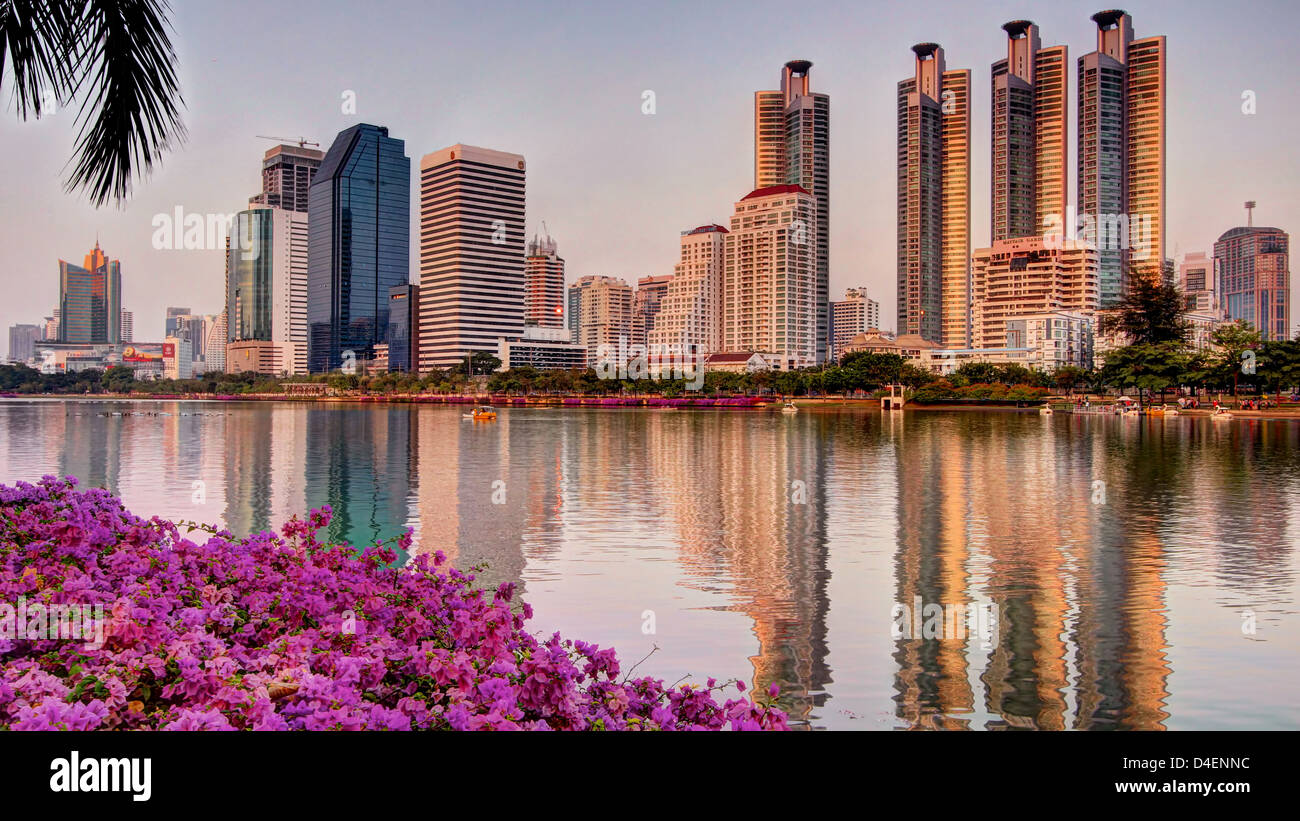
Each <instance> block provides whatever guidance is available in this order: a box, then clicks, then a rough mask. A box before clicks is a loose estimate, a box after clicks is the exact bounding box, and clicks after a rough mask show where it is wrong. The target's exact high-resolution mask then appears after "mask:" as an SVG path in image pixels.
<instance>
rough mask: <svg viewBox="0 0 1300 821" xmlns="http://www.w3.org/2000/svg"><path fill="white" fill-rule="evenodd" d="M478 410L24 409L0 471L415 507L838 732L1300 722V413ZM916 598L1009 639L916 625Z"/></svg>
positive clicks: (600, 628) (701, 670)
mask: <svg viewBox="0 0 1300 821" xmlns="http://www.w3.org/2000/svg"><path fill="white" fill-rule="evenodd" d="M146 414H156V415H146ZM461 414H462V409H460V408H441V407H435V406H427V405H426V406H410V405H391V406H385V405H366V406H361V405H357V406H340V407H327V406H318V405H312V404H306V403H297V404H295V403H284V404H272V403H233V402H83V401H69V402H63V401H49V400H35V401H24V400H5V401H0V482H4V483H12V482H14V481H15V480H18V479H23V480H28V481H34V480H35V479H37V478H39V477H40V476H41V475H43V474H47V473H55V474H65V475H66V474H71V475H74V476H76V477H78V478H79V479H81V480H82V482H83V483H84V484H86V485H92V486H102V487H107V488H109V489H111V490H113V491H115V492H117V493H118V494H120V495H121V496H122V497H123V498H124V499H125V501H126V504H127V506H128V507H130V508H131V509H132V510H134V511H135V512H136V513H139V514H141V515H152V514H159V515H162V516H167V517H172V518H180V519H194V520H199V521H204V522H210V523H217V524H221V525H224V526H226V527H229V528H230V529H232V530H234V531H235V532H237V533H241V534H242V533H246V532H251V531H257V530H261V529H264V528H267V527H269V526H276V525H278V524H279V523H281V522H283V521H284V520H285V519H287V518H288V517H289V516H290V515H293V514H295V513H302V512H303V511H305V510H307V509H308V508H310V507H313V506H319V505H321V504H325V503H328V504H330V505H332V506H333V508H334V511H335V518H334V522H333V524H332V526H331V527H332V531H333V532H332V533H331V534H330V535H331V536H333V537H335V538H338V539H347V540H349V541H352V542H367V541H372V540H374V539H387V538H392V537H394V536H396V535H398V534H399V533H401V532H402V530H403V529H404V528H406V527H412V528H414V529H415V531H416V538H417V541H416V549H417V550H434V549H441V550H443V551H445V552H446V553H447V554H448V555H449V556H450V557H451V558H452V560H453V561H454V562H456V563H457V564H458V565H461V566H467V565H470V564H474V563H478V562H487V564H488V569H487V570H486V572H485V573H484V574H483V576H484V577H485V578H486V579H487V580H489V581H491V582H494V583H495V582H498V581H501V580H512V581H515V582H518V583H519V584H520V586H521V588H522V590H523V594H524V595H525V596H526V597H527V599H528V600H529V601H530V602H531V603H532V604H533V606H534V608H535V611H536V617H535V619H534V621H533V622H532V626H533V628H534V629H535V630H539V631H545V632H547V633H549V632H550V631H552V630H560V631H562V632H564V633H565V634H566V635H572V636H575V637H579V638H585V639H587V640H589V641H595V642H597V643H599V644H601V645H611V644H612V645H614V646H616V647H617V648H618V649H619V653H620V656H621V657H622V658H623V659H624V660H625V669H626V666H628V665H630V664H631V663H633V662H634V661H636V660H637V659H640V658H641V657H642V656H644V655H646V654H647V653H649V652H650V651H651V650H652V649H653V648H654V647H655V646H656V645H657V646H658V648H659V649H658V651H656V652H655V653H654V654H653V655H652V656H651V657H650V659H649V660H647V661H646V662H645V663H644V664H642V665H641V667H640V668H638V673H642V672H644V673H650V674H653V675H656V676H661V677H663V678H666V679H668V680H669V681H674V680H676V679H678V678H680V677H682V676H685V675H688V674H691V675H694V676H695V677H697V679H699V680H701V681H702V680H703V678H704V677H706V676H709V675H713V676H717V677H718V678H729V677H735V678H742V679H744V680H746V681H747V682H749V683H750V684H752V685H753V686H755V687H758V688H761V689H766V688H767V686H768V685H769V684H771V683H772V682H777V683H779V684H780V685H781V687H782V690H783V692H784V693H785V694H786V695H787V698H786V707H787V708H788V709H789V710H790V712H791V713H792V717H793V718H796V719H798V720H800V721H802V722H805V723H806V724H808V725H810V726H812V727H817V728H837V729H892V728H912V727H918V728H951V729H1003V728H1044V729H1060V728H1079V729H1160V728H1168V729H1189V728H1203V729H1239V728H1240V729H1246V728H1252V729H1253V728H1260V729H1271V728H1288V729H1296V728H1300V704H1298V702H1300V699H1298V698H1297V696H1296V682H1297V681H1300V652H1297V651H1298V650H1300V619H1298V618H1297V605H1296V602H1297V598H1298V596H1300V583H1298V581H1297V579H1298V578H1300V572H1298V571H1300V559H1298V558H1297V548H1298V547H1300V423H1297V422H1260V421H1253V422H1248V421H1233V422H1228V423H1223V422H1219V423H1215V422H1211V421H1210V420H1208V419H1191V418H1187V417H1183V418H1177V419H1173V418H1171V419H1168V420H1160V419H1149V420H1136V419H1120V418H1110V417H1072V416H1069V415H1063V414H1057V415H1056V416H1053V417H1039V416H1038V415H1036V414H1013V413H993V412H989V413H984V412H969V413H926V412H908V413H905V414H898V413H895V414H892V415H885V416H882V415H881V414H880V413H878V412H876V411H872V410H865V409H847V408H831V409H826V410H816V411H808V410H805V411H803V412H800V413H799V414H797V415H792V416H785V415H782V414H779V413H768V412H761V411H755V412H743V411H711V410H701V411H675V412H664V411H639V410H578V409H571V410H558V409H556V410H550V409H546V410H543V409H518V410H502V411H501V417H500V420H499V421H498V422H496V423H495V424H483V423H479V424H475V423H472V422H470V421H467V420H463V419H462V417H461ZM196 482H202V483H203V484H202V485H196V484H195V483H196ZM200 490H201V491H202V493H201V495H200V494H199V492H198V491H200ZM200 499H201V501H200ZM917 597H919V600H920V602H921V603H922V604H931V603H933V604H938V605H940V606H964V605H969V604H972V603H978V604H980V605H981V606H985V607H987V608H988V609H993V608H996V612H997V614H998V616H999V619H998V621H997V624H996V629H995V632H994V633H993V634H992V635H991V636H990V635H989V634H987V633H985V634H980V633H979V632H978V631H974V632H972V633H969V634H966V635H965V636H961V635H960V634H959V635H957V636H953V635H951V634H949V635H945V636H941V637H931V638H925V637H922V636H921V635H920V628H919V626H918V628H917V633H916V635H915V637H911V638H908V637H903V638H896V637H895V635H894V634H893V632H894V630H895V627H896V625H895V618H894V616H895V613H893V612H891V608H892V606H893V604H894V603H895V602H901V603H906V604H907V606H908V607H909V608H911V607H912V605H913V604H914V603H915V602H916V601H917ZM647 611H652V612H647ZM983 612H987V610H985V611H983ZM951 629H952V627H951V625H950V633H951ZM650 630H653V632H648V631H650ZM990 638H991V640H989V639H990Z"/></svg>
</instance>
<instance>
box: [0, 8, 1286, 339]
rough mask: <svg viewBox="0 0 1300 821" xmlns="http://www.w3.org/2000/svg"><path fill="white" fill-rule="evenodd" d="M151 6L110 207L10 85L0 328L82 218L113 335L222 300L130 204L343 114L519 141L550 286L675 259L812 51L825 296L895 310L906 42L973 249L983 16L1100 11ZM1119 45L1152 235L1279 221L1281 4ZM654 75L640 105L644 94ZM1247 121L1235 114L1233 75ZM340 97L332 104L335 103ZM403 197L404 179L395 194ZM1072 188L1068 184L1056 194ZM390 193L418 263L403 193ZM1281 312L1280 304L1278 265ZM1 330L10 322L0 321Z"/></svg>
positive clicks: (1064, 33)
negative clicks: (158, 26) (1150, 57)
mask: <svg viewBox="0 0 1300 821" xmlns="http://www.w3.org/2000/svg"><path fill="white" fill-rule="evenodd" d="M174 5H176V6H177V8H176V9H175V11H174V14H173V18H172V19H173V23H174V27H175V43H176V49H177V54H178V57H179V60H180V76H181V80H182V87H183V93H184V97H185V123H186V126H187V127H188V129H189V140H188V142H187V143H186V144H185V145H184V146H182V147H181V148H180V149H179V150H177V151H174V152H173V153H171V154H170V155H168V156H167V157H166V158H165V160H164V162H163V165H162V167H161V168H160V169H157V170H156V171H155V173H154V174H153V176H152V177H151V178H149V179H147V180H145V181H143V182H142V183H140V184H138V185H137V187H136V191H135V195H134V197H133V199H132V200H131V201H130V202H129V204H127V206H126V207H125V208H122V209H118V208H114V207H112V206H109V207H106V208H103V209H99V210H96V209H94V208H92V207H90V206H89V205H88V204H87V202H86V200H85V198H84V197H82V196H74V195H69V194H65V193H64V192H63V188H62V184H61V182H62V179H63V175H64V174H65V172H66V169H65V163H67V161H68V159H69V157H70V156H71V152H72V148H73V141H74V137H75V128H74V116H75V113H76V112H75V110H68V111H61V112H58V113H57V114H55V115H54V116H51V117H46V118H45V119H44V120H42V121H40V122H34V121H33V122H27V123H21V122H19V121H18V120H17V117H16V115H15V113H14V111H13V108H12V99H11V93H10V90H11V89H10V86H8V85H6V87H5V89H4V94H3V97H4V105H5V106H6V111H5V113H4V116H2V117H0V144H2V145H3V150H2V151H0V179H3V180H4V190H5V194H4V197H3V201H2V202H0V225H3V226H4V227H3V229H2V233H0V272H3V273H0V277H2V278H3V279H2V280H0V281H2V282H3V284H4V286H5V287H4V293H5V298H4V300H3V301H0V327H2V328H7V327H8V326H9V325H11V324H14V323H19V322H39V321H40V320H41V318H42V317H44V316H46V315H48V314H49V313H50V311H51V309H52V308H53V307H54V305H55V303H56V302H57V299H58V276H57V274H58V265H57V262H58V260H59V259H60V258H63V259H67V260H70V261H73V262H76V263H78V264H79V263H80V261H81V259H82V257H83V256H84V255H85V253H86V251H87V250H88V249H89V248H90V247H91V246H92V245H93V244H94V241H95V235H96V233H98V234H99V237H100V243H101V245H102V246H103V248H104V249H105V251H106V252H107V253H108V254H109V255H110V256H112V257H115V258H117V259H120V260H121V262H122V271H123V276H122V301H123V306H124V307H125V308H126V309H127V310H130V311H133V312H134V314H135V339H136V340H138V341H159V340H161V338H162V334H163V319H164V311H165V308H166V307H167V306H169V305H175V306H185V307H190V308H192V309H193V310H194V311H196V312H200V313H217V312H219V311H220V310H221V307H222V301H223V288H224V274H223V264H224V263H223V254H222V252H221V251H220V250H203V251H183V250H178V251H157V250H154V249H153V248H152V244H151V238H152V235H153V226H152V220H153V218H154V215H156V214H159V213H166V214H171V213H172V212H173V211H174V210H175V208H176V207H177V206H179V207H181V208H183V209H184V211H185V212H186V213H190V212H197V213H202V214H207V213H230V212H233V211H237V210H240V209H242V208H244V207H246V203H247V200H248V197H249V196H250V195H251V194H254V193H256V192H257V191H258V190H259V189H260V185H261V183H260V176H259V174H260V167H261V166H260V162H261V157H262V154H263V152H264V151H265V150H266V149H267V148H269V147H271V146H272V145H274V143H272V142H269V141H266V140H259V139H257V138H256V135H259V134H266V135H271V136H276V137H290V138H294V139H296V138H297V137H299V136H306V137H307V138H309V139H311V140H315V141H318V142H320V143H321V144H322V148H328V146H329V144H330V142H331V141H332V140H333V138H334V136H335V135H336V134H337V133H338V132H339V131H340V130H342V129H344V128H347V127H348V126H350V125H353V124H355V123H357V122H368V123H374V124H377V125H385V126H388V128H389V131H390V134H391V135H392V136H393V137H396V138H399V139H403V140H405V141H406V151H407V154H408V156H410V157H411V158H412V163H411V165H412V172H413V174H418V169H419V160H420V157H421V156H423V155H424V154H427V153H429V152H431V151H435V150H437V149H439V148H442V147H445V146H447V145H450V144H453V143H457V142H463V143H468V144H472V145H480V146H484V147H488V148H494V149H499V150H504V151H512V152H518V153H521V154H523V155H524V156H525V157H526V158H527V160H528V225H529V232H530V233H531V232H532V231H534V230H537V229H538V228H540V225H541V221H542V220H545V221H546V223H547V226H548V227H549V229H550V232H551V234H552V235H553V236H554V237H555V239H556V240H557V241H558V243H559V250H560V255H561V256H562V257H564V258H565V259H566V260H567V271H568V276H569V278H570V280H572V279H574V278H576V277H578V276H581V275H583V274H611V275H616V276H622V277H625V278H627V279H629V280H634V279H635V278H636V277H640V276H644V275H647V274H665V273H671V272H672V266H673V263H674V262H675V261H676V260H677V256H678V237H679V234H680V232H681V231H682V230H684V229H688V228H691V227H694V226H696V225H699V224H702V223H707V222H720V223H723V224H726V222H727V220H728V218H729V217H730V215H731V212H732V206H733V204H734V203H735V201H736V200H737V199H739V198H740V197H742V196H743V195H744V194H746V193H748V192H749V190H750V189H751V186H752V182H753V131H752V120H753V92H754V91H756V90H759V89H768V88H774V87H776V86H777V84H778V82H779V77H780V69H781V66H782V64H783V63H784V62H785V61H786V60H789V59H794V58H803V59H809V60H812V61H813V64H814V66H813V69H812V83H813V88H814V90H816V91H822V92H826V93H829V94H830V96H831V214H832V218H831V293H832V298H838V297H840V296H841V295H842V293H843V290H844V289H845V288H846V287H850V286H857V285H866V286H867V288H868V289H869V291H870V292H871V294H872V296H873V297H874V298H876V299H878V300H879V301H880V304H881V316H882V321H883V324H884V325H885V326H886V327H892V326H893V325H894V321H895V305H894V303H895V299H894V293H895V268H894V247H895V246H894V243H895V228H896V225H895V219H896V218H895V194H896V192H895V185H896V184H895V140H896V127H897V125H896V113H895V99H894V94H895V85H896V83H897V82H898V80H900V79H903V78H905V77H907V76H909V75H910V74H911V72H912V53H911V51H910V46H911V45H912V44H913V43H916V42H921V41H935V42H938V43H940V44H941V45H942V46H943V47H944V49H945V51H946V55H947V61H948V67H949V68H970V69H972V71H973V80H974V89H973V92H974V103H975V107H974V112H973V134H972V137H973V140H974V171H973V179H972V189H971V200H972V206H973V212H974V216H973V226H972V229H973V247H976V248H978V247H982V246H985V245H987V244H988V232H989V214H988V200H989V190H988V178H989V142H988V137H989V64H990V63H992V62H993V61H994V60H996V59H998V58H1000V57H1002V56H1004V55H1005V34H1004V33H1003V32H1002V30H1001V25H1002V24H1003V23H1004V22H1006V21H1008V20H1013V19H1020V18H1027V19H1032V20H1033V21H1034V22H1036V23H1038V25H1039V26H1040V28H1041V34H1042V43H1043V45H1044V46H1049V45H1056V44H1061V43H1064V44H1066V45H1068V46H1069V48H1070V61H1071V78H1070V93H1071V103H1070V119H1071V137H1070V140H1071V167H1072V168H1073V162H1074V159H1073V154H1074V140H1075V135H1074V128H1075V125H1076V122H1075V120H1076V116H1077V111H1076V103H1075V93H1076V90H1077V89H1076V84H1075V77H1074V74H1073V71H1074V68H1073V66H1074V61H1075V59H1076V58H1077V57H1079V56H1081V55H1083V54H1085V53H1087V52H1089V51H1092V50H1093V49H1094V48H1095V42H1096V39H1095V38H1096V35H1095V27H1094V25H1093V23H1092V22H1091V21H1090V20H1089V19H1088V17H1089V15H1091V14H1092V13H1094V12H1096V11H1098V10H1100V9H1101V8H1102V6H1101V5H1100V3H1099V2H1094V3H1078V2H1072V1H1067V2H1061V1H1060V0H1051V2H1049V1H1048V0H1037V1H1036V2H1021V3H1003V2H990V3H973V2H944V1H943V0H930V2H928V3H925V4H921V3H915V2H897V3H894V2H891V3H880V2H861V0H858V1H857V2H816V1H815V0H804V2H800V3H797V4H796V3H789V2H784V3H775V2H762V1H761V0H760V1H756V2H702V1H701V0H696V2H690V3H655V2H638V3H625V2H612V3H595V2H593V3H588V4H582V3H556V2H527V3H494V2H472V3H464V2H460V3H447V4H444V3H431V2H381V1H380V0H370V2H365V3H361V4H358V3H354V2H348V3H342V2H328V1H326V0H321V1H319V2H312V3H292V2H274V3H268V2H261V3H252V2H242V0H240V1H235V0H231V1H230V2H222V3H194V2H186V0H179V1H178V2H175V3H174ZM1126 8H1127V10H1128V11H1129V13H1130V14H1132V15H1133V21H1134V29H1135V32H1136V36H1138V37H1145V36H1149V35H1155V34H1164V35H1166V36H1167V37H1168V39H1169V75H1168V83H1169V113H1168V121H1167V126H1168V130H1169V141H1168V149H1169V155H1168V165H1167V169H1166V170H1167V173H1168V191H1167V201H1166V209H1167V220H1168V233H1167V236H1166V243H1167V245H1166V254H1167V255H1169V256H1181V255H1182V254H1183V253H1184V252H1186V251H1189V250H1192V251H1194V250H1205V251H1210V250H1212V244H1213V242H1214V240H1215V239H1216V238H1217V237H1218V236H1219V234H1221V233H1222V232H1223V231H1225V230H1227V229H1228V228H1231V227H1234V226H1236V225H1240V224H1244V223H1245V218H1244V212H1243V209H1242V202H1243V201H1244V200H1247V199H1254V200H1257V201H1258V202H1259V207H1258V209H1257V210H1256V212H1255V223H1256V224H1257V225H1274V226H1278V227H1281V228H1283V229H1285V230H1288V231H1291V232H1292V233H1295V232H1297V231H1300V202H1297V185H1296V183H1297V176H1298V175H1297V159H1296V142H1295V141H1296V135H1297V134H1300V106H1298V104H1300V95H1298V94H1297V91H1296V83H1297V77H1300V71H1297V69H1298V68H1300V59H1298V58H1297V53H1298V52H1300V41H1298V40H1297V32H1298V31H1300V10H1298V8H1300V7H1298V6H1297V4H1295V3H1294V2H1281V1H1279V2H1243V3H1233V4H1224V3H1222V2H1200V0H1196V2H1173V1H1172V0H1170V1H1169V2H1132V3H1129V4H1128V5H1127V6H1126ZM647 89H648V90H653V91H654V92H655V95H656V102H657V110H656V113H654V114H653V115H645V114H642V112H641V101H642V92H643V91H644V90H647ZM1245 90H1251V91H1253V92H1254V93H1255V98H1256V106H1257V108H1256V113H1255V114H1254V115H1253V116H1247V115H1244V114H1243V113H1242V93H1243V91H1245ZM347 91H351V92H354V93H355V97H356V114H355V115H349V114H343V113H342V111H341V109H342V106H341V103H342V97H343V95H344V93H345V92H347ZM417 191H418V185H417V182H416V180H415V179H413V182H412V192H413V195H414V194H415V193H416V192H417ZM1074 199H1075V188H1074V181H1073V179H1072V180H1071V191H1070V202H1074ZM414 200H415V197H414V196H413V202H412V209H411V210H412V219H411V229H412V235H413V237H412V245H411V249H412V257H411V274H412V280H413V281H416V280H418V264H419V261H418V253H417V249H418V245H417V244H416V242H415V239H414V235H415V232H416V230H417V227H418V212H417V209H416V202H415V201H414ZM1292 283H1293V284H1292V289H1293V295H1292V304H1293V307H1292V321H1293V323H1297V322H1300V304H1298V303H1297V297H1296V290H1297V287H1300V277H1293V279H1292ZM4 339H5V342H4V343H3V344H5V345H7V334H6V335H5V337H4Z"/></svg>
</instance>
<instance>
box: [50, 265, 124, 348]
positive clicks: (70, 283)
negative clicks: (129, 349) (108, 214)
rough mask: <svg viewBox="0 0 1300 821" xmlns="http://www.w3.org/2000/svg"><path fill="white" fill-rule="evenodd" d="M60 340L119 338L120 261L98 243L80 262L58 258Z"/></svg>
mask: <svg viewBox="0 0 1300 821" xmlns="http://www.w3.org/2000/svg"><path fill="white" fill-rule="evenodd" d="M57 319H58V320H59V340H60V341H62V342H106V343H110V344H116V343H118V342H121V341H122V329H121V324H122V263H120V262H119V261H117V260H115V259H109V258H108V257H107V256H106V255H105V254H104V252H103V251H102V250H101V249H100V247H99V241H98V240H96V242H95V247H94V249H93V250H91V252H90V253H89V254H86V259H85V261H84V263H83V264H82V265H80V266H77V265H73V264H72V263H70V262H64V261H63V260H59V311H58V316H57Z"/></svg>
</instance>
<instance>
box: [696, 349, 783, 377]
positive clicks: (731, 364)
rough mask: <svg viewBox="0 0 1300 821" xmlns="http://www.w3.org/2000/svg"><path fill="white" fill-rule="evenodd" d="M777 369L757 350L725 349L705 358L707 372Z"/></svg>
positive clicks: (748, 371) (749, 371) (746, 371)
mask: <svg viewBox="0 0 1300 821" xmlns="http://www.w3.org/2000/svg"><path fill="white" fill-rule="evenodd" d="M771 370H776V368H774V367H773V365H772V362H771V361H770V360H769V358H768V357H767V356H765V355H764V354H761V353H759V352H757V351H729V352H728V351H723V352H719V353H714V354H709V356H708V357H707V358H706V359H705V360H704V372H705V373H758V372H760V371H771Z"/></svg>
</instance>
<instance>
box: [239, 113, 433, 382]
mask: <svg viewBox="0 0 1300 821" xmlns="http://www.w3.org/2000/svg"><path fill="white" fill-rule="evenodd" d="M308 203H309V206H308V209H309V215H310V221H309V223H308V239H307V368H308V370H309V371H311V372H312V373H323V372H327V371H332V370H337V369H339V368H340V367H342V366H343V362H344V359H345V352H349V353H350V355H349V356H348V357H347V358H349V359H350V360H354V361H358V362H361V361H368V360H370V359H371V358H372V357H373V355H374V346H375V345H377V344H379V343H381V342H387V341H388V340H387V338H386V337H387V334H388V292H389V289H391V288H394V287H396V286H398V285H405V284H407V282H408V281H409V279H410V236H411V159H410V158H409V157H407V156H406V147H405V143H404V142H403V141H402V140H398V139H394V138H392V137H390V136H388V129H387V128H384V127H381V126H375V125H369V124H365V123H363V124H359V125H354V126H352V127H351V128H347V129H345V130H343V131H341V132H339V135H338V136H337V137H336V138H335V139H334V144H333V145H331V146H330V150H329V151H328V152H327V153H326V154H325V157H324V159H323V160H322V161H321V164H320V168H318V169H317V170H316V173H315V176H314V177H313V178H312V183H311V189H310V192H309V194H308ZM235 319H236V317H235V316H234V315H233V314H231V315H230V322H231V324H232V327H233V325H234V323H235Z"/></svg>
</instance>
